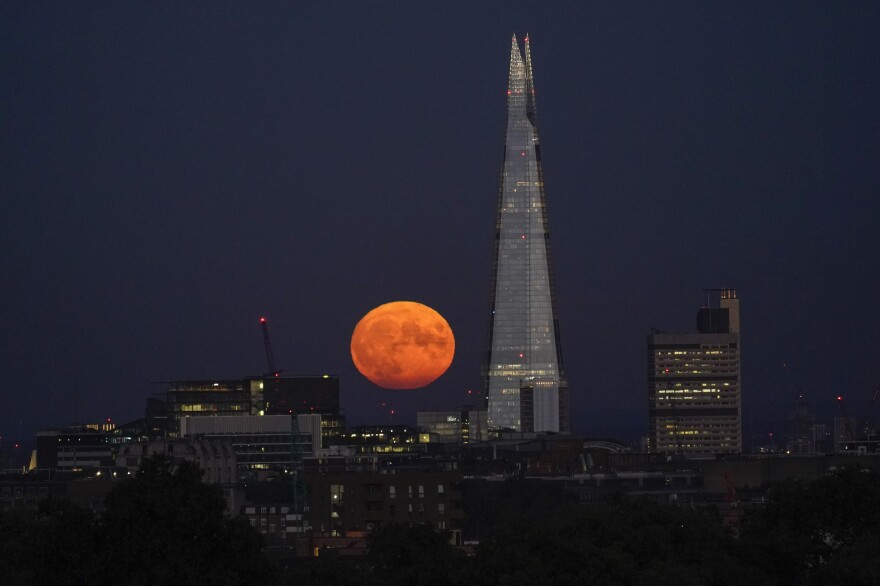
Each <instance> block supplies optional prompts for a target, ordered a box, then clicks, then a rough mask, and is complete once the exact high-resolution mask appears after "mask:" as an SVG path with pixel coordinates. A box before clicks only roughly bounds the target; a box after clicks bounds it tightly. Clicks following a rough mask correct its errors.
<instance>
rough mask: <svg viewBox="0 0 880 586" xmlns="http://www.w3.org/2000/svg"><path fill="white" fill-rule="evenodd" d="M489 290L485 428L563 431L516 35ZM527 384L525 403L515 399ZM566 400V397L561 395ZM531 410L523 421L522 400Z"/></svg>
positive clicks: (526, 87)
mask: <svg viewBox="0 0 880 586" xmlns="http://www.w3.org/2000/svg"><path fill="white" fill-rule="evenodd" d="M493 290H494V294H493V299H492V313H491V318H490V327H489V332H490V339H489V348H488V353H487V362H486V369H485V385H486V398H487V401H488V411H489V413H488V425H489V428H490V429H512V430H516V431H568V417H567V410H563V411H560V408H559V404H560V396H559V395H560V387H562V389H563V393H564V392H565V390H564V389H565V381H564V373H563V368H562V358H561V353H560V347H559V330H558V320H557V317H556V310H555V307H554V305H555V299H554V283H553V270H552V263H551V257H550V230H549V226H548V223H547V207H546V201H545V198H544V180H543V176H542V172H541V150H540V145H539V142H538V128H537V125H536V115H535V89H534V84H533V76H532V61H531V55H530V52H529V39H528V37H526V38H525V39H524V53H523V54H521V53H520V48H519V45H518V43H517V40H516V37H515V36H514V38H513V42H512V45H511V51H510V78H509V84H508V89H507V138H506V147H505V151H504V165H503V167H502V172H501V179H500V182H499V190H498V215H497V221H496V233H495V263H494V287H493ZM526 387H528V388H530V389H532V391H531V392H530V395H531V396H530V401H529V402H528V404H524V403H522V402H521V401H520V396H521V389H523V388H526ZM563 402H564V399H563ZM524 405H525V406H526V407H527V408H528V410H529V413H527V414H526V415H525V420H526V421H527V422H528V425H529V426H531V427H532V429H525V428H524V426H523V420H524V415H523V406H524Z"/></svg>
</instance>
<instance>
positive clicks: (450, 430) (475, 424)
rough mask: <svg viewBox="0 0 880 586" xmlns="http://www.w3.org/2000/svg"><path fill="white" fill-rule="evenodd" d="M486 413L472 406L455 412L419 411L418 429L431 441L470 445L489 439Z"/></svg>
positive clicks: (417, 417) (417, 415)
mask: <svg viewBox="0 0 880 586" xmlns="http://www.w3.org/2000/svg"><path fill="white" fill-rule="evenodd" d="M486 415H487V414H486V411H485V410H477V409H474V408H473V407H472V406H470V405H465V406H462V407H461V409H456V410H455V411H419V412H417V413H416V427H418V428H419V429H420V430H421V431H423V432H425V433H427V434H428V435H429V441H431V442H437V443H446V444H470V443H473V442H481V441H484V440H486V439H488V429H487V426H486Z"/></svg>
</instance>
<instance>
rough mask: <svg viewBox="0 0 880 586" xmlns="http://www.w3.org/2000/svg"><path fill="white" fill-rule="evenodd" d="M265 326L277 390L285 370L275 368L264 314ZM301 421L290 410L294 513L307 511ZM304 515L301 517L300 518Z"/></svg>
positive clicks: (265, 344) (264, 339)
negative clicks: (300, 430) (300, 431)
mask: <svg viewBox="0 0 880 586" xmlns="http://www.w3.org/2000/svg"><path fill="white" fill-rule="evenodd" d="M260 325H261V326H262V328H263V345H264V346H265V348H266V365H267V366H268V367H269V372H268V373H266V376H267V377H273V378H274V379H275V380H274V383H275V390H276V391H277V390H278V382H279V381H278V378H279V376H280V375H281V373H282V372H283V370H279V369H276V368H275V354H274V353H273V352H272V340H271V339H270V338H269V324H268V322H267V320H266V318H265V317H264V316H261V317H260ZM299 439H300V433H299V421H298V420H297V414H296V413H294V411H293V410H291V411H290V492H291V495H290V496H291V500H292V501H293V513H294V514H297V515H302V514H303V512H304V511H305V487H304V486H303V478H302V458H303V453H302V446H301V445H300V443H299ZM301 519H302V517H300V520H301Z"/></svg>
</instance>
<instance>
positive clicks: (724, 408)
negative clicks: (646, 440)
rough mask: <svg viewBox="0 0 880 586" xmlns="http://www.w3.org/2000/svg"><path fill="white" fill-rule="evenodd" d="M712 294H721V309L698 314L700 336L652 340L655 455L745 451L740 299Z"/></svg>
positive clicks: (728, 292)
mask: <svg viewBox="0 0 880 586" xmlns="http://www.w3.org/2000/svg"><path fill="white" fill-rule="evenodd" d="M710 293H717V294H718V302H717V306H707V307H703V308H701V309H700V310H699V312H698V314H697V331H696V332H691V333H666V332H658V331H655V332H652V333H651V334H649V335H648V340H647V342H648V410H649V422H650V423H649V436H650V445H651V449H652V451H654V452H659V453H669V454H685V455H694V456H700V455H705V456H708V455H712V454H735V453H740V452H742V401H741V388H740V381H741V374H740V332H739V298H738V297H737V295H736V290H734V289H721V290H712V291H710ZM707 305H708V304H707Z"/></svg>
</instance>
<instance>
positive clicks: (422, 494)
mask: <svg viewBox="0 0 880 586" xmlns="http://www.w3.org/2000/svg"><path fill="white" fill-rule="evenodd" d="M419 498H420V499H423V498H425V485H424V484H420V485H419Z"/></svg>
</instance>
